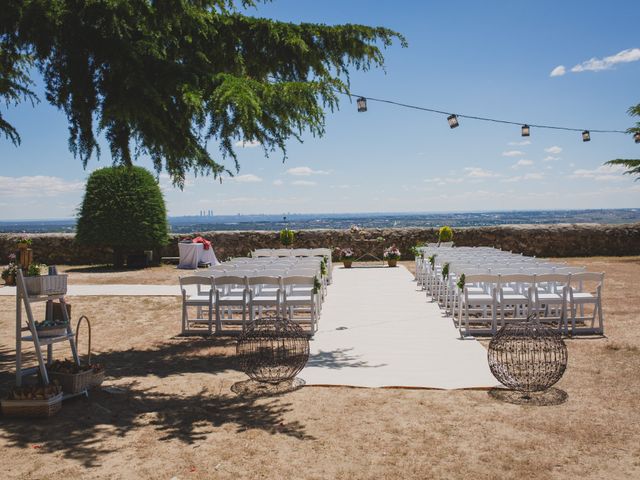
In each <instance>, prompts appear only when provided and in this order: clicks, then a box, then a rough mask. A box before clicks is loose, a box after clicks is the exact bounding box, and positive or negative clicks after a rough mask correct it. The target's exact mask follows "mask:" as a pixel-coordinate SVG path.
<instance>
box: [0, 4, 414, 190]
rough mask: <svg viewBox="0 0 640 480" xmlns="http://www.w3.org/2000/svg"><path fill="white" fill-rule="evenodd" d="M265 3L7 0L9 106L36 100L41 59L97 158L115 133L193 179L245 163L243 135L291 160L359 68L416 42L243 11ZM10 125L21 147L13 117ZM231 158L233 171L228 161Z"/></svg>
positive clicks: (136, 150)
mask: <svg viewBox="0 0 640 480" xmlns="http://www.w3.org/2000/svg"><path fill="white" fill-rule="evenodd" d="M258 3H261V2H258V1H253V0H238V1H235V0H203V1H198V2H187V1H172V2H168V1H163V2H157V1H151V0H111V1H94V0H55V1H41V0H22V1H18V0H5V1H4V2H3V4H2V8H1V9H0V52H2V56H1V57H0V104H2V103H5V104H6V103H15V102H17V101H20V100H23V99H24V98H31V99H34V97H33V94H32V92H31V90H30V89H29V87H30V85H31V83H32V80H31V77H30V75H31V72H32V69H29V68H28V67H29V65H30V64H31V63H33V65H34V66H35V67H36V68H37V70H39V71H40V72H41V73H42V74H43V76H44V82H45V89H46V99H47V101H49V103H51V104H52V105H54V106H56V107H58V108H59V109H61V110H62V111H64V112H65V114H66V116H67V119H68V121H69V134H70V135H69V146H70V150H71V151H72V152H73V154H74V155H75V156H76V157H79V158H80V160H81V161H82V163H83V164H84V165H85V166H86V164H87V162H88V161H89V159H90V158H91V157H92V156H93V155H94V154H95V155H99V154H100V150H99V146H98V141H97V139H96V138H97V135H98V134H99V133H100V132H102V133H104V135H105V137H106V140H107V143H108V145H109V149H110V153H111V157H112V159H113V162H114V164H116V165H132V163H133V162H134V161H135V159H136V158H137V157H138V156H140V155H143V156H148V157H149V158H151V160H152V161H153V165H154V167H155V169H156V171H157V172H160V171H162V170H166V171H167V172H168V174H169V175H170V176H171V178H172V179H173V182H174V184H175V185H178V186H180V187H182V186H183V185H184V181H185V175H186V174H187V172H192V173H195V174H196V175H213V176H214V177H217V176H220V175H222V174H229V175H232V174H233V173H234V172H237V171H238V170H239V165H238V162H237V158H236V153H235V151H234V145H235V143H236V142H237V141H241V142H257V143H259V144H260V145H261V146H262V148H263V149H264V152H265V154H267V155H268V154H269V153H270V152H273V151H275V150H278V151H281V152H282V154H283V157H284V158H286V142H287V141H288V140H289V139H291V138H294V139H297V140H301V136H302V134H303V132H304V131H307V132H310V133H311V134H312V135H314V136H322V135H323V134H324V132H325V126H324V124H325V111H327V110H328V111H333V110H334V109H335V108H337V107H338V103H339V102H338V94H339V92H348V90H349V71H350V70H351V69H355V70H362V71H367V70H369V69H370V68H374V67H384V57H383V55H382V49H383V48H386V47H388V46H389V45H391V43H392V42H393V41H395V40H398V41H400V43H401V44H402V45H403V46H406V41H405V39H404V37H402V35H400V34H399V33H396V32H394V31H392V30H389V29H387V28H384V27H369V26H364V25H332V26H329V25H324V24H312V23H302V24H294V23H288V22H281V21H276V20H270V19H266V18H257V17H254V16H247V15H243V14H241V13H239V10H238V9H237V7H236V5H240V6H242V7H247V6H256V5H257V4H258ZM5 78H6V79H8V82H5ZM3 106H4V105H3ZM1 133H4V135H5V136H7V137H8V138H9V140H10V141H12V142H13V143H14V144H17V143H19V139H20V137H19V135H18V132H17V131H16V130H15V128H14V127H13V126H12V125H11V124H9V123H8V121H7V120H5V119H4V118H3V117H2V116H0V134H1ZM208 142H214V143H216V144H217V145H218V146H219V149H220V157H222V158H220V157H218V158H215V157H214V156H213V155H212V154H211V153H210V152H209V150H208V149H207V143H208ZM229 157H230V158H231V159H232V160H233V164H234V168H230V167H229V166H227V165H225V164H224V160H225V158H229Z"/></svg>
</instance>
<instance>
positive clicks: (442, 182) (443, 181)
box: [424, 177, 464, 185]
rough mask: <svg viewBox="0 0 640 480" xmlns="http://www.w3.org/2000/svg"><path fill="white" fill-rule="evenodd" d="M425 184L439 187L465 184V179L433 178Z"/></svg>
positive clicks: (427, 179) (428, 179)
mask: <svg viewBox="0 0 640 480" xmlns="http://www.w3.org/2000/svg"><path fill="white" fill-rule="evenodd" d="M424 181H425V183H436V184H438V185H447V184H449V183H462V182H464V178H463V177H433V178H425V179H424Z"/></svg>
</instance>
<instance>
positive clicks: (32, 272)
mask: <svg viewBox="0 0 640 480" xmlns="http://www.w3.org/2000/svg"><path fill="white" fill-rule="evenodd" d="M43 268H47V266H46V265H45V264H44V263H32V264H31V265H29V268H27V271H26V272H25V275H26V276H27V277H39V276H40V274H41V271H42V269H43Z"/></svg>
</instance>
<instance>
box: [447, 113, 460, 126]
mask: <svg viewBox="0 0 640 480" xmlns="http://www.w3.org/2000/svg"><path fill="white" fill-rule="evenodd" d="M447 121H448V122H449V126H450V127H451V128H456V127H458V126H460V124H459V123H458V117H457V116H456V115H449V116H448V117H447Z"/></svg>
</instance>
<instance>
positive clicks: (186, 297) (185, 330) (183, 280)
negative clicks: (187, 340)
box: [179, 275, 215, 335]
mask: <svg viewBox="0 0 640 480" xmlns="http://www.w3.org/2000/svg"><path fill="white" fill-rule="evenodd" d="M179 281H180V290H181V291H182V335H193V334H198V335H201V334H202V332H203V331H202V329H193V328H191V326H192V325H194V326H202V325H207V333H208V334H209V335H211V333H212V330H213V303H214V291H215V287H214V282H213V278H211V277H203V276H200V275H193V276H189V277H179ZM187 285H195V286H196V291H195V292H188V291H187V288H186V287H187ZM203 287H204V288H203ZM189 307H196V316H195V318H189ZM204 311H206V312H207V317H206V318H204V317H203V316H202V315H203V312H204Z"/></svg>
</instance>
